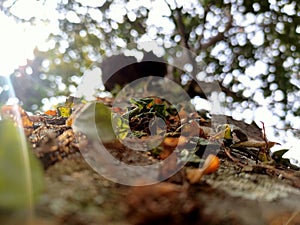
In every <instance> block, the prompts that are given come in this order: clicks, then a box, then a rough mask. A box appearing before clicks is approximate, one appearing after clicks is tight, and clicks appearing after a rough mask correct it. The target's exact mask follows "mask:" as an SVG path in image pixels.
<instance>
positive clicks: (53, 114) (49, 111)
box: [44, 109, 57, 116]
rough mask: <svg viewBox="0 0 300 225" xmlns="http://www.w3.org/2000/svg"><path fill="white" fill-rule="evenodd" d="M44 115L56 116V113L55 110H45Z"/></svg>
mask: <svg viewBox="0 0 300 225" xmlns="http://www.w3.org/2000/svg"><path fill="white" fill-rule="evenodd" d="M44 114H46V115H48V116H57V111H56V110H52V109H49V110H47V111H46V112H45V113H44Z"/></svg>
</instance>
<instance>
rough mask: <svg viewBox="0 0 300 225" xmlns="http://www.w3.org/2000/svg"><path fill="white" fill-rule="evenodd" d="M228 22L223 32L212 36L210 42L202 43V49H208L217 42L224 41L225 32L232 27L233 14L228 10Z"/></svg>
mask: <svg viewBox="0 0 300 225" xmlns="http://www.w3.org/2000/svg"><path fill="white" fill-rule="evenodd" d="M227 15H228V19H229V21H228V23H227V25H226V27H225V30H224V31H223V32H220V33H218V34H217V35H216V36H214V37H212V38H211V39H210V40H209V41H208V42H206V43H204V44H202V45H201V47H200V50H206V49H207V48H209V47H210V46H212V45H215V44H216V43H217V42H219V41H222V40H223V39H224V38H225V33H226V32H227V31H228V30H229V29H230V28H231V27H232V15H231V14H230V13H229V12H228V13H227Z"/></svg>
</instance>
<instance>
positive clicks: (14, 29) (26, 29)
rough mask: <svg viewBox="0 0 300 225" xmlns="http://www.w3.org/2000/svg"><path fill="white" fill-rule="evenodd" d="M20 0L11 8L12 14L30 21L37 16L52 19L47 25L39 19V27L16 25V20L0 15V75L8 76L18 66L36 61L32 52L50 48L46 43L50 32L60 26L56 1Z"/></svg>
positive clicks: (37, 22)
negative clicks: (56, 18) (30, 60)
mask: <svg viewBox="0 0 300 225" xmlns="http://www.w3.org/2000/svg"><path fill="white" fill-rule="evenodd" d="M42 3H43V1H35V0H18V1H17V3H16V4H15V5H14V6H13V8H12V13H13V14H15V15H17V16H19V17H21V18H23V19H29V18H31V17H32V16H36V17H37V18H41V19H51V20H50V22H48V23H46V22H43V21H40V20H37V21H36V25H34V26H33V25H32V24H30V23H27V24H26V23H25V24H21V23H17V22H16V21H15V20H14V19H13V18H9V17H7V16H6V15H5V14H4V13H3V12H0V27H1V35H0V49H1V51H0V62H1V66H0V76H9V75H10V74H11V73H12V72H13V71H14V69H16V68H18V66H19V65H25V64H26V62H27V59H32V58H33V49H34V48H35V47H36V46H38V47H39V48H40V49H45V48H47V46H46V44H45V40H46V38H47V37H48V35H49V32H56V30H57V29H58V23H57V21H56V20H55V17H57V16H58V15H57V13H56V11H55V6H56V0H52V1H49V0H48V1H46V2H45V5H43V4H42Z"/></svg>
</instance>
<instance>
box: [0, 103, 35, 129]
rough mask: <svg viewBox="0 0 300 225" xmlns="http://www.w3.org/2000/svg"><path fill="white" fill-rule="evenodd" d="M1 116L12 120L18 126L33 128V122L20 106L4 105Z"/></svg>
mask: <svg viewBox="0 0 300 225" xmlns="http://www.w3.org/2000/svg"><path fill="white" fill-rule="evenodd" d="M1 116H2V117H3V118H10V119H12V120H13V121H15V122H16V123H17V124H18V125H21V126H23V127H32V126H33V122H32V121H31V120H30V118H29V116H28V115H27V113H26V111H25V110H24V109H23V108H22V107H21V106H19V105H4V106H2V107H1Z"/></svg>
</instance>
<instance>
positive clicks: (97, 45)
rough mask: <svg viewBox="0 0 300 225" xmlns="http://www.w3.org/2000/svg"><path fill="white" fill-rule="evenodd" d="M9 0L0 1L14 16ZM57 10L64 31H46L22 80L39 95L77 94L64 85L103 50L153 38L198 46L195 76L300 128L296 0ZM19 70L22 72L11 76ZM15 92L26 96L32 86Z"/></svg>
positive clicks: (74, 5) (127, 2) (76, 1)
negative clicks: (297, 119)
mask: <svg viewBox="0 0 300 225" xmlns="http://www.w3.org/2000/svg"><path fill="white" fill-rule="evenodd" d="M45 1H46V0H45ZM5 2H8V1H3V2H2V3H1V4H0V7H1V8H2V10H3V11H5V12H6V13H7V14H10V7H12V5H11V4H5ZM57 10H58V13H59V30H60V31H59V32H58V33H52V34H51V35H50V36H49V42H51V43H52V47H51V48H50V49H49V50H48V51H47V52H42V51H39V50H36V52H35V56H36V58H35V59H34V60H33V61H32V62H29V63H28V65H27V66H28V67H31V68H32V71H33V72H31V75H28V74H26V71H27V70H24V71H25V74H24V78H22V79H29V78H28V77H31V78H30V79H35V80H36V85H35V86H39V87H41V86H42V87H43V88H44V89H43V90H42V91H41V90H37V92H38V93H43V94H42V95H41V96H40V97H42V98H44V97H46V96H53V95H54V94H56V95H59V94H67V93H68V92H72V88H71V89H66V90H64V88H62V87H64V85H65V86H66V87H70V86H71V87H74V85H76V82H75V81H76V77H80V76H81V75H82V74H83V72H84V71H85V70H86V69H87V68H89V67H90V66H91V65H92V64H93V63H94V62H97V61H99V60H100V61H101V59H102V56H103V55H104V54H106V55H110V54H111V53H112V52H114V51H116V50H118V49H121V48H124V47H126V46H127V45H128V44H130V43H137V42H138V41H145V40H156V41H158V42H159V43H163V44H164V45H165V47H166V48H167V46H176V45H181V46H183V47H185V48H187V49H189V50H191V51H192V52H194V53H195V54H196V55H197V56H198V57H197V59H199V61H201V62H204V63H205V64H203V66H202V68H201V69H202V71H201V72H200V73H199V74H198V76H197V77H198V78H199V79H204V78H205V79H207V78H209V79H214V80H217V81H218V82H219V83H220V84H221V85H222V86H223V87H224V88H226V89H230V91H231V92H233V93H234V95H231V97H228V98H227V100H226V101H227V103H228V107H229V108H230V109H238V110H239V105H242V107H243V108H244V109H245V108H249V109H255V108H256V107H257V106H260V105H261V101H262V100H263V99H264V104H267V106H268V107H269V109H271V110H272V112H273V113H274V114H275V115H277V116H279V117H280V118H281V120H282V121H285V122H284V124H285V125H286V126H288V127H289V126H291V127H293V126H295V124H293V122H291V120H290V119H289V118H290V116H291V115H294V116H299V115H300V108H299V105H300V104H299V101H297V100H298V99H299V98H300V92H299V87H300V81H299V80H300V79H299V72H298V71H299V64H300V55H299V54H300V39H299V33H300V27H299V24H300V17H299V15H300V2H299V1H296V0H268V1H257V0H255V1H248V0H215V1H207V0H199V1H179V0H178V1H177V0H174V1H171V0H165V1H163V0H159V1H137V0H109V1H83V0H61V1H58V5H57ZM16 19H18V18H16ZM33 19H34V18H31V21H32V20H33ZM174 74H175V73H174ZM18 75H20V70H19V71H16V73H15V74H12V75H11V77H13V79H15V77H17V76H18ZM19 79H21V78H18V79H17V78H16V80H19ZM59 86H62V87H59ZM37 89H39V88H37ZM53 90H55V91H53ZM16 91H17V94H18V96H19V97H21V96H27V93H30V91H31V92H32V91H33V90H32V88H31V89H30V88H29V89H28V90H27V88H26V91H27V93H22V94H21V93H20V92H19V89H18V88H17V89H16ZM30 94H31V95H33V96H34V94H33V93H30ZM235 96H239V97H235ZM35 97H37V96H35ZM24 102H26V101H25V100H24ZM37 102H38V101H37ZM30 104H32V102H29V103H28V105H27V106H28V107H29V105H30Z"/></svg>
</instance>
